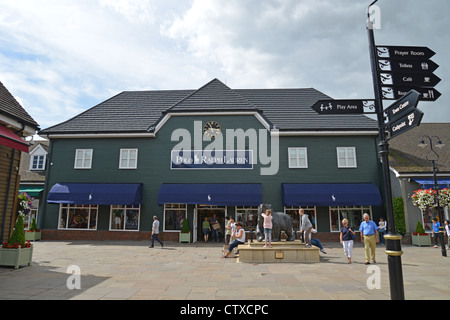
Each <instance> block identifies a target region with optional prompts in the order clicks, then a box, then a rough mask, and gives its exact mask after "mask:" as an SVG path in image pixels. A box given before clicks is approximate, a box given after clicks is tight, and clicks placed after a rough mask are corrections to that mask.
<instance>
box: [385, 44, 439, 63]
mask: <svg viewBox="0 0 450 320" xmlns="http://www.w3.org/2000/svg"><path fill="white" fill-rule="evenodd" d="M377 54H378V58H379V59H380V58H384V57H386V55H389V57H388V58H402V59H407V60H424V59H425V60H427V59H430V58H431V57H432V56H434V55H435V54H436V52H434V51H433V50H431V49H430V48H427V47H400V46H377Z"/></svg>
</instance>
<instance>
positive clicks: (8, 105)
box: [0, 82, 39, 128]
mask: <svg viewBox="0 0 450 320" xmlns="http://www.w3.org/2000/svg"><path fill="white" fill-rule="evenodd" d="M0 114H5V115H6V116H9V117H11V118H14V119H15V120H17V121H19V122H24V123H25V124H28V125H31V126H32V127H36V128H37V127H39V125H38V124H37V122H36V121H35V120H34V119H33V118H32V117H31V116H30V115H29V114H28V112H26V111H25V109H24V108H23V107H22V106H21V105H20V103H19V102H17V100H16V99H15V98H14V97H13V95H12V94H11V93H10V92H9V91H8V89H6V87H5V86H4V85H3V83H1V82H0Z"/></svg>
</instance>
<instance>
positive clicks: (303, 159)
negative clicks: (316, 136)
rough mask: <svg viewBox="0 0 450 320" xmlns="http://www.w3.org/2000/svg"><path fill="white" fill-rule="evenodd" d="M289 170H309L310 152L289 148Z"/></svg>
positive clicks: (304, 149) (303, 149)
mask: <svg viewBox="0 0 450 320" xmlns="http://www.w3.org/2000/svg"><path fill="white" fill-rule="evenodd" d="M288 152H289V168H293V169H294V168H308V151H307V149H306V148H289V150H288Z"/></svg>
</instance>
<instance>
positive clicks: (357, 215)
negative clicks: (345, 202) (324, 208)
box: [329, 206, 372, 232]
mask: <svg viewBox="0 0 450 320" xmlns="http://www.w3.org/2000/svg"><path fill="white" fill-rule="evenodd" d="M329 208H330V230H331V232H340V231H341V228H342V220H344V219H347V220H348V225H349V226H350V227H352V228H353V229H354V230H355V231H359V226H360V225H361V223H362V222H363V221H364V219H363V215H364V213H367V214H369V216H370V219H372V207H371V206H343V207H329Z"/></svg>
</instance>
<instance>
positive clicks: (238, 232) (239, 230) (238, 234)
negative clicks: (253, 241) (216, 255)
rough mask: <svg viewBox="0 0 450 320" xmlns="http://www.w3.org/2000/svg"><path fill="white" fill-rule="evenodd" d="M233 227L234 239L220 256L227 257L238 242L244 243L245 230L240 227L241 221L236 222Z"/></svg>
mask: <svg viewBox="0 0 450 320" xmlns="http://www.w3.org/2000/svg"><path fill="white" fill-rule="evenodd" d="M235 228H236V233H235V236H236V240H234V241H233V242H232V243H231V244H230V246H229V247H228V250H227V252H226V253H225V254H224V255H223V256H222V258H227V257H228V256H229V255H230V253H231V251H233V249H234V248H236V247H237V246H238V245H240V244H244V243H245V230H244V228H243V227H242V223H240V222H236V225H235Z"/></svg>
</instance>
